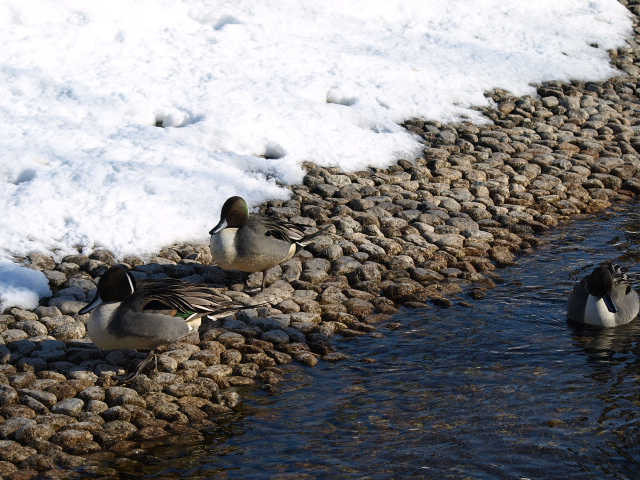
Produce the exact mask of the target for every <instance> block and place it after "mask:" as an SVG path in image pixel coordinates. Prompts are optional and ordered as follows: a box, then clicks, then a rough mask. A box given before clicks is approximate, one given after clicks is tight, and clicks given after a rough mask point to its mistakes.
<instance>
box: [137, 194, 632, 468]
mask: <svg viewBox="0 0 640 480" xmlns="http://www.w3.org/2000/svg"><path fill="white" fill-rule="evenodd" d="M639 229H640V206H638V205H631V206H625V207H622V208H621V209H620V210H619V211H617V212H615V213H609V214H607V215H601V216H598V217H588V218H586V219H584V220H580V221H577V222H573V223H572V224H570V225H566V226H565V227H563V228H562V229H557V230H555V231H554V232H553V233H552V234H550V235H547V236H546V238H547V239H548V240H549V242H548V244H547V245H545V246H542V247H539V248H537V249H536V251H535V253H534V254H532V255H528V256H525V257H523V258H521V259H520V260H519V266H517V267H513V268H509V269H504V270H502V271H501V272H500V273H501V274H502V276H503V279H504V283H501V284H500V285H499V286H498V288H496V289H495V290H493V291H490V292H489V293H488V295H487V297H486V298H485V299H483V300H479V301H470V303H471V304H472V308H465V307H464V306H461V305H457V304H456V305H455V306H454V307H452V308H448V309H444V308H436V307H433V308H432V309H424V310H403V311H402V312H401V313H400V314H398V315H397V317H396V318H394V321H396V322H399V323H401V324H402V327H401V328H399V329H397V330H395V331H391V330H387V329H384V328H383V329H382V330H381V331H384V332H385V335H386V336H385V337H384V338H364V339H362V338H360V339H355V340H344V341H338V342H337V343H336V346H337V347H338V349H339V350H341V351H343V352H346V353H348V354H349V355H350V356H351V357H350V358H349V359H348V360H346V361H343V362H340V363H336V364H327V363H324V362H321V363H320V365H318V366H317V367H316V368H312V369H307V368H303V367H300V366H291V367H290V370H289V371H290V374H289V378H288V380H287V381H286V382H285V383H284V384H283V385H282V393H281V394H279V395H275V396H268V395H266V394H264V393H263V392H261V391H260V390H248V391H243V396H244V397H245V398H246V399H247V400H246V402H245V405H244V407H243V409H242V410H241V411H240V412H239V413H236V414H233V415H229V416H227V417H225V418H223V419H222V421H221V422H220V424H219V426H218V427H216V428H212V429H210V430H209V431H207V432H206V434H205V435H197V436H187V437H183V438H179V439H177V441H176V439H173V440H172V443H171V444H170V445H161V446H158V447H157V448H155V449H153V450H151V451H150V452H149V453H150V454H152V455H154V456H155V462H154V463H151V464H150V465H149V466H148V467H146V468H147V470H146V471H144V472H139V474H138V476H143V477H144V478H197V479H200V478H233V479H265V478H266V479H270V478H328V479H333V478H336V479H337V478H341V479H342V478H353V479H356V478H357V479H388V478H398V479H400V478H433V479H449V478H451V479H463V478H469V479H503V478H504V479H556V478H562V479H573V478H575V479H602V478H611V479H637V478H640V347H639V345H638V338H640V336H639V335H640V322H633V323H632V324H630V325H627V326H624V327H619V328H618V329H615V330H611V331H585V330H579V329H576V328H575V327H573V326H571V325H569V324H568V323H567V321H566V317H565V301H566V298H567V296H568V294H569V291H570V288H571V285H572V283H573V282H574V281H575V280H577V279H578V278H580V277H582V276H583V275H584V274H585V273H588V272H589V271H590V270H591V269H592V268H593V266H594V265H595V264H597V263H600V262H603V261H606V260H613V259H617V260H618V261H619V263H621V264H623V265H625V266H628V267H629V275H630V277H632V279H633V280H634V284H635V285H636V286H637V285H638V280H640V265H639V264H638V258H640V232H639V231H638V230H639ZM461 298H462V297H461ZM467 300H468V299H467ZM366 359H373V360H375V362H368V361H365V360H366Z"/></svg>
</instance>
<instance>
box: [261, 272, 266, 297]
mask: <svg viewBox="0 0 640 480" xmlns="http://www.w3.org/2000/svg"><path fill="white" fill-rule="evenodd" d="M266 281H267V271H266V270H263V271H262V287H261V288H260V291H261V292H264V284H265V282H266Z"/></svg>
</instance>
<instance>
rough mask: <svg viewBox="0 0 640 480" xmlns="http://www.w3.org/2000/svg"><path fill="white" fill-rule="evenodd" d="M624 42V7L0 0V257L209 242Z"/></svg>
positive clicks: (568, 2) (405, 152)
mask: <svg viewBox="0 0 640 480" xmlns="http://www.w3.org/2000/svg"><path fill="white" fill-rule="evenodd" d="M631 33H632V31H631V22H630V15H629V14H628V12H627V10H626V9H625V8H624V7H623V6H622V5H620V4H619V3H618V2H617V1H616V0H590V1H588V2H587V1H584V0H560V1H558V0H553V1H551V0H538V1H536V2H523V1H519V0H430V1H411V0H386V1H376V0H325V1H322V2H317V1H316V2H312V1H309V0H298V1H295V2H291V1H284V0H265V1H262V2H255V1H251V0H234V1H223V0H153V1H151V0H110V1H109V2H84V1H80V0H40V1H39V0H3V1H2V2H0V45H2V48H1V49H0V91H2V92H3V94H2V95H0V132H1V134H0V185H1V186H0V208H1V211H2V215H0V246H1V250H0V258H4V259H12V258H15V257H16V256H24V255H26V254H28V253H29V252H40V253H45V254H49V255H53V256H54V257H55V258H56V259H60V258H61V257H63V256H64V255H67V254H71V253H77V252H78V251H81V252H83V253H87V252H90V251H92V250H93V249H96V248H102V247H104V248H108V249H110V250H112V251H113V252H114V253H115V254H116V256H117V257H120V258H121V257H122V256H124V255H126V254H135V255H139V256H143V257H144V256H147V255H150V254H151V253H153V252H157V251H158V250H159V249H161V248H162V247H164V246H167V245H170V244H172V243H175V242H198V243H204V242H206V241H207V232H208V231H209V229H210V228H211V227H212V226H213V225H215V224H216V223H217V221H218V218H219V212H220V208H221V206H222V203H223V202H224V200H225V199H226V198H227V197H229V196H231V195H241V196H243V197H245V198H246V199H247V201H248V203H249V204H250V205H256V204H258V203H261V202H264V201H266V200H268V199H273V198H281V199H282V198H287V191H286V190H285V189H284V188H282V187H281V185H286V184H292V183H297V182H300V181H301V179H302V177H303V174H304V172H303V170H302V168H301V165H302V163H303V162H304V161H313V162H315V163H316V164H319V165H324V166H336V165H337V166H340V167H342V168H343V169H345V170H350V171H356V170H358V169H364V168H366V167H367V166H378V167H380V166H385V165H388V164H390V163H392V162H393V161H395V160H397V159H399V158H412V157H413V156H414V155H416V154H418V153H419V152H420V150H421V149H420V144H419V142H418V141H417V139H416V138H415V137H414V136H412V135H410V134H409V133H407V132H406V131H405V130H403V129H402V128H401V127H399V126H398V123H399V122H402V121H404V120H406V119H409V118H414V117H421V118H425V119H431V120H440V121H444V122H448V121H456V120H461V119H468V120H471V121H474V122H482V121H483V119H482V118H481V117H480V116H479V115H478V114H477V112H476V111H474V110H473V109H472V107H474V106H484V105H487V100H486V99H485V97H484V95H483V92H485V91H488V90H491V89H493V88H502V89H506V90H509V91H511V92H512V93H514V94H516V95H523V94H532V93H535V89H534V88H533V87H532V86H531V84H533V83H539V82H542V81H546V80H562V81H568V80H570V79H579V80H604V79H606V78H608V77H610V76H613V75H615V74H616V73H617V72H616V71H615V70H614V69H613V68H612V67H611V65H610V64H609V57H608V55H607V53H606V50H607V49H610V48H616V47H618V46H623V45H624V44H625V38H627V37H629V36H630V35H631ZM156 125H159V126H156ZM3 285H5V287H2V288H6V285H7V284H6V283H5V284H3ZM34 290H35V289H34Z"/></svg>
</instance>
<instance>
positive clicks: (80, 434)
mask: <svg viewBox="0 0 640 480" xmlns="http://www.w3.org/2000/svg"><path fill="white" fill-rule="evenodd" d="M634 5H635V4H634ZM631 8H632V9H633V8H636V7H635V6H632V7H631ZM636 25H637V22H636ZM639 54H640V48H638V46H637V45H636V44H635V43H633V42H631V43H630V46H629V47H628V48H624V49H619V50H618V51H616V52H611V57H612V62H613V63H614V64H615V65H616V67H618V68H619V69H621V71H624V72H626V73H627V74H628V76H625V77H618V78H614V79H611V80H610V81H608V82H602V83H592V82H572V83H570V84H563V83H560V82H549V83H547V84H545V85H543V86H540V88H539V89H538V94H539V97H521V98H515V97H512V96H510V95H509V94H508V92H491V93H490V94H488V95H490V96H491V98H492V99H493V100H494V101H495V108H494V109H487V110H485V111H483V114H484V115H485V116H486V117H488V118H489V119H491V120H492V121H493V124H488V125H473V124H455V125H443V124H440V123H438V122H428V121H426V122H425V121H423V120H413V121H410V122H407V124H406V125H405V126H406V128H407V129H408V130H409V131H411V132H413V133H414V134H416V135H418V136H420V137H421V138H422V139H423V141H424V145H425V148H424V151H423V155H422V156H421V157H420V158H417V159H405V160H400V161H398V163H397V164H396V165H393V166H391V167H389V168H387V169H370V170H366V171H361V172H347V173H345V172H342V171H341V170H339V169H337V168H318V167H316V166H314V165H311V164H310V165H307V167H306V168H307V171H308V173H307V175H306V176H305V179H304V183H303V184H302V185H297V186H294V187H291V192H292V196H291V199H290V200H288V201H272V202H269V203H268V204H266V205H262V206H261V207H260V210H261V211H263V212H265V213H267V214H270V215H274V216H279V217H282V218H287V219H291V220H293V221H297V222H301V223H305V224H307V225H309V227H310V228H314V227H315V228H317V227H322V226H324V225H331V227H329V229H328V230H327V231H326V232H325V234H323V235H321V236H319V237H317V238H316V239H315V241H314V242H313V243H312V244H311V245H310V246H309V247H308V248H307V249H306V251H303V252H301V253H300V254H299V255H298V256H296V257H294V258H293V259H292V260H290V261H288V262H286V263H285V264H283V265H281V266H279V267H275V268H273V269H271V270H270V271H269V272H268V273H267V281H266V283H267V289H266V290H265V292H264V293H262V294H259V295H249V294H247V293H245V292H244V291H243V284H242V277H241V275H240V274H239V273H238V272H225V271H223V270H221V269H220V268H218V267H216V266H213V265H211V256H210V254H209V252H208V246H207V245H206V243H204V242H206V241H207V239H206V235H203V244H201V245H184V246H173V247H170V248H167V249H165V250H163V251H161V252H159V253H158V255H157V256H156V257H153V258H151V259H149V260H148V261H147V262H145V261H143V260H142V259H140V258H136V257H126V258H122V259H120V258H114V256H113V255H112V254H111V253H110V252H108V251H104V250H103V251H97V252H95V253H93V254H92V255H90V256H88V257H87V256H83V255H73V256H68V257H65V258H64V259H63V261H62V262H60V263H56V262H55V261H54V260H53V259H52V258H49V257H45V256H42V255H39V254H34V255H31V256H30V257H29V258H28V259H25V261H26V262H27V263H29V264H30V265H31V266H32V268H36V269H38V270H41V271H43V272H44V273H45V275H46V276H47V278H48V279H49V282H50V285H51V288H52V290H53V291H54V296H53V297H52V298H51V299H49V300H47V302H46V304H45V305H41V306H40V307H38V308H36V309H35V310H33V311H26V310H21V309H9V310H8V311H6V312H4V314H3V315H0V330H2V331H1V332H0V338H1V339H2V345H0V419H1V420H2V421H0V439H2V440H0V445H1V446H2V447H4V448H1V449H0V475H1V476H2V477H3V478H33V477H36V476H40V477H42V478H73V475H74V474H73V472H72V471H71V470H70V469H72V468H75V467H78V466H81V465H86V466H87V467H86V468H88V469H89V470H90V469H91V468H92V467H91V465H92V459H98V458H105V456H121V457H122V458H123V459H126V458H127V456H128V455H129V454H130V453H131V452H134V451H136V450H138V449H140V448H144V442H146V441H149V440H153V439H156V438H158V437H161V436H166V435H170V434H171V433H174V432H184V431H189V430H198V429H201V428H205V427H206V426H209V425H212V424H213V423H214V422H215V416H216V415H219V414H223V413H225V412H228V411H230V410H231V409H233V408H235V407H236V406H237V405H238V404H239V402H241V398H240V396H239V395H238V393H237V391H236V390H237V388H238V387H242V386H247V385H260V386H261V387H262V388H263V389H265V390H266V391H268V392H276V391H277V388H278V387H277V385H278V383H279V382H281V381H282V380H284V378H285V375H284V371H283V370H282V368H281V367H282V365H285V364H287V363H289V362H293V361H295V362H298V363H301V364H303V365H306V366H314V365H315V364H317V363H318V361H338V360H340V359H341V358H343V354H342V353H341V352H339V351H336V350H335V348H334V347H333V345H332V342H331V339H332V337H333V336H335V335H342V336H351V337H356V336H363V335H374V336H375V335H383V334H384V333H383V332H384V330H385V328H394V326H395V325H394V324H393V319H392V315H393V314H394V313H395V312H396V311H397V308H398V307H399V306H401V305H404V306H408V307H412V308H425V307H427V305H428V304H429V303H431V302H436V303H437V304H439V305H454V304H456V303H460V302H462V303H463V304H464V305H467V306H469V305H471V306H472V299H473V298H481V297H482V296H483V295H484V291H486V289H488V288H492V286H493V285H494V282H493V279H494V278H495V276H496V272H495V271H496V268H499V267H501V266H505V265H511V264H513V263H514V262H516V261H517V256H518V255H521V254H523V253H528V252H530V251H531V248H532V247H534V246H535V245H536V244H537V243H538V242H539V240H538V237H537V236H536V234H537V233H539V232H543V231H546V230H548V229H549V228H553V227H554V226H556V225H558V224H559V223H561V222H564V221H566V220H567V219H569V218H572V217H575V216H576V215H579V214H581V213H596V212H599V211H602V210H604V209H606V208H609V207H610V206H611V205H612V204H613V203H620V202H627V201H630V200H631V199H633V198H634V197H635V196H636V194H637V193H638V192H640V180H639V179H638V174H639V173H640V155H639V154H638V152H639V151H640V133H638V132H640V128H638V127H637V126H638V124H640V102H639V99H638V87H640V83H638V81H639V80H640V70H639V69H638V67H637V66H636V62H638V61H640V56H639ZM114 263H126V264H128V265H129V266H131V267H132V268H133V269H134V271H135V272H136V273H135V275H136V276H137V277H138V278H165V277H172V278H180V279H182V280H185V281H191V282H202V283H206V284H209V285H211V286H213V287H216V288H217V289H218V290H219V291H220V292H221V293H224V294H226V295H227V296H229V297H230V298H232V299H234V300H236V301H238V302H241V303H243V304H245V305H246V306H247V307H248V308H247V309H245V310H243V311H242V312H240V313H238V314H236V315H235V316H229V317H227V318H225V319H222V320H219V321H217V322H216V323H212V324H209V325H206V326H205V327H203V328H202V329H201V331H200V334H199V336H196V335H194V336H193V337H191V338H190V339H189V340H188V341H187V342H184V343H181V344H180V345H177V346H176V347H175V348H167V349H166V350H165V351H164V352H163V354H162V355H161V356H160V361H159V365H158V370H159V371H158V373H157V374H149V375H148V376H147V375H143V376H141V377H140V378H139V379H138V380H136V381H135V382H133V383H132V384H130V385H126V386H122V385H119V384H117V382H115V381H114V380H113V378H112V376H113V375H114V374H117V373H123V372H124V370H125V369H127V368H130V366H131V363H132V362H133V361H136V360H138V359H140V358H141V357H142V356H144V354H143V353H142V354H141V353H137V352H133V351H112V352H107V351H101V350H99V349H97V348H95V346H93V344H92V343H91V342H90V341H89V340H88V339H87V338H86V329H85V326H84V325H85V323H86V320H87V317H88V316H79V315H78V311H79V309H80V308H82V307H83V306H84V305H85V304H86V302H87V301H88V300H90V299H91V298H92V296H93V294H94V293H95V280H96V279H97V278H98V277H99V276H100V275H101V274H102V273H103V272H104V271H105V270H106V269H107V268H108V267H109V266H110V265H113V264H114ZM261 280H262V277H261V274H254V275H251V276H250V278H249V285H250V286H258V285H259V284H260V283H261ZM265 301H266V302H268V303H269V305H271V306H270V307H260V308H252V305H257V304H259V303H262V302H265ZM127 461H128V462H132V461H133V460H127ZM103 473H104V474H105V475H110V474H111V473H105V472H103ZM95 474H96V476H100V475H102V473H100V472H99V471H96V472H95Z"/></svg>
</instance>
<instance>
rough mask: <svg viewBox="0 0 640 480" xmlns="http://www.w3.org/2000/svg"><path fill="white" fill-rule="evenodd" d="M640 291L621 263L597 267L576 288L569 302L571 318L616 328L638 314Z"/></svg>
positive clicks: (568, 309)
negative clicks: (639, 293) (638, 291)
mask: <svg viewBox="0 0 640 480" xmlns="http://www.w3.org/2000/svg"><path fill="white" fill-rule="evenodd" d="M639 308H640V303H639V302H638V294H637V293H636V291H635V290H634V289H633V288H631V285H629V282H628V281H627V276H626V275H625V274H624V273H623V272H622V270H621V269H620V267H619V266H618V265H615V264H613V263H609V264H608V265H607V266H599V267H596V268H595V269H594V270H593V272H591V274H589V275H587V276H586V277H584V278H583V279H582V280H580V282H579V283H577V284H576V285H575V287H574V288H573V292H572V293H571V295H570V296H569V301H568V303H567V316H568V317H569V319H570V320H573V321H575V322H579V323H586V324H589V325H597V326H601V327H616V326H618V325H624V324H625V323H629V322H630V321H631V320H633V319H634V318H635V317H636V315H637V314H638V309H639Z"/></svg>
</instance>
